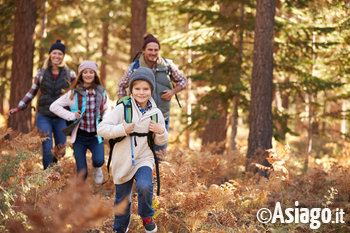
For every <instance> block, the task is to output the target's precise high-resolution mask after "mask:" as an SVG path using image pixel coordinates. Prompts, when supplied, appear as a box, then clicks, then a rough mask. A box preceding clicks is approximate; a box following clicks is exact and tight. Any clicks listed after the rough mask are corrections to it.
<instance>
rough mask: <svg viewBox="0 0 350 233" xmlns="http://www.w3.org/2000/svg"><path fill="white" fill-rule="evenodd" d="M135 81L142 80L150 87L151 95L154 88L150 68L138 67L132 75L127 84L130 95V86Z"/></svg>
mask: <svg viewBox="0 0 350 233" xmlns="http://www.w3.org/2000/svg"><path fill="white" fill-rule="evenodd" d="M136 80H144V81H146V82H148V83H149V84H150V85H151V91H152V93H153V91H154V88H155V77H154V74H153V71H152V70H151V69H150V68H146V67H139V68H138V69H136V70H135V71H134V73H132V75H131V79H130V82H129V88H130V93H132V85H133V83H134V82H135V81H136Z"/></svg>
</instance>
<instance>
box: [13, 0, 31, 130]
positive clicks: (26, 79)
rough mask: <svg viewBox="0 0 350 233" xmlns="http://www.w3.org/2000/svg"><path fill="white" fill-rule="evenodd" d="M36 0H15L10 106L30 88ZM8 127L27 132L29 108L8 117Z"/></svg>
mask: <svg viewBox="0 0 350 233" xmlns="http://www.w3.org/2000/svg"><path fill="white" fill-rule="evenodd" d="M35 23H36V1H35V0H17V1H16V14H15V35H14V45H13V54H12V71H11V94H10V106H11V107H12V108H13V107H16V106H17V104H18V102H19V101H20V100H21V98H23V96H24V95H25V94H26V92H27V91H28V90H29V89H30V86H31V83H32V77H33V57H34V29H35ZM8 127H11V128H12V129H15V130H19V131H22V132H24V133H27V132H29V131H30V130H31V128H32V127H31V108H27V109H26V110H25V111H23V112H20V113H17V114H15V115H13V116H11V117H10V118H9V121H8Z"/></svg>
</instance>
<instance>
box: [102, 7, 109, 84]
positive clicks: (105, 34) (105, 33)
mask: <svg viewBox="0 0 350 233" xmlns="http://www.w3.org/2000/svg"><path fill="white" fill-rule="evenodd" d="M110 3H111V0H105V1H104V5H105V6H106V5H107V7H106V8H105V9H104V15H103V17H104V18H103V20H102V21H103V23H102V46H101V50H102V59H101V69H100V80H101V82H102V84H103V85H106V76H107V71H106V60H107V56H108V37H109V20H110V18H109V6H110Z"/></svg>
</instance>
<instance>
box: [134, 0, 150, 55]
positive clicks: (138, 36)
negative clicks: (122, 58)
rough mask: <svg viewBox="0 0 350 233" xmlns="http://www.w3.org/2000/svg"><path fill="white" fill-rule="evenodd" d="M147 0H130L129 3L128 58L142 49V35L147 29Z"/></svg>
mask: <svg viewBox="0 0 350 233" xmlns="http://www.w3.org/2000/svg"><path fill="white" fill-rule="evenodd" d="M147 6H148V0H132V3H131V35H130V37H131V38H130V39H131V48H130V60H132V59H133V58H134V57H135V55H136V53H137V52H139V51H141V50H142V44H143V37H144V35H145V34H146V30H147Z"/></svg>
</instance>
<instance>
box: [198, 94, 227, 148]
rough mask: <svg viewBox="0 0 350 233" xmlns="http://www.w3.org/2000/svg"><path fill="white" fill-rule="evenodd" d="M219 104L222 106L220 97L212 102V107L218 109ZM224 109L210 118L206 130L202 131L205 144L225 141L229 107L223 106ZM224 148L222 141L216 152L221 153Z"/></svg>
mask: <svg viewBox="0 0 350 233" xmlns="http://www.w3.org/2000/svg"><path fill="white" fill-rule="evenodd" d="M217 106H222V102H221V100H220V99H217V100H215V101H214V102H213V103H212V106H211V109H217ZM222 109H223V110H221V111H220V112H218V114H219V116H218V117H216V118H210V119H209V122H208V124H207V125H206V126H205V130H204V131H203V132H202V133H201V138H202V144H203V145H207V144H210V143H221V142H225V140H226V133H227V125H226V122H227V110H226V109H227V108H226V107H223V108H222ZM224 150H225V144H224V143H222V144H220V145H218V146H217V148H216V149H215V153H218V154H220V153H223V152H224Z"/></svg>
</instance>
